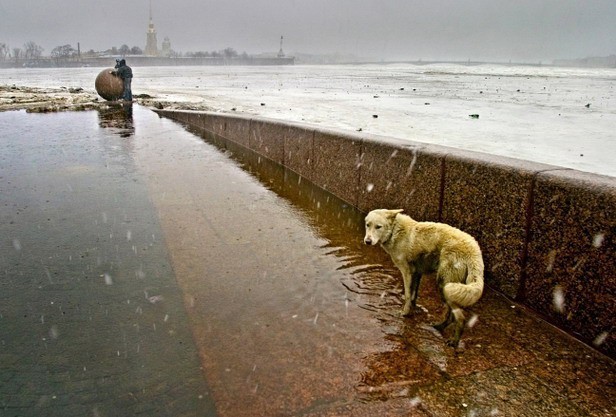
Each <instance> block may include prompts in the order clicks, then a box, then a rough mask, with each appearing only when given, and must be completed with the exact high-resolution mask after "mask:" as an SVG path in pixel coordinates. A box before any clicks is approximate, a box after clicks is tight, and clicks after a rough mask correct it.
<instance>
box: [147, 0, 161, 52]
mask: <svg viewBox="0 0 616 417" xmlns="http://www.w3.org/2000/svg"><path fill="white" fill-rule="evenodd" d="M144 55H147V56H158V41H157V40H156V29H155V28H154V22H153V21H152V1H150V24H149V25H148V32H147V38H146V42H145V51H144Z"/></svg>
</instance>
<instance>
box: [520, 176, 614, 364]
mask: <svg viewBox="0 0 616 417" xmlns="http://www.w3.org/2000/svg"><path fill="white" fill-rule="evenodd" d="M615 206H616V179H614V178H611V177H598V176H594V175H593V176H590V175H589V174H584V173H581V172H576V171H556V172H546V173H542V174H541V175H539V177H538V179H537V185H536V190H535V193H534V203H533V221H532V228H531V233H532V236H533V239H532V240H531V243H530V245H529V250H528V252H529V255H528V270H527V278H526V282H525V291H524V292H525V294H524V296H525V299H526V300H527V302H528V303H529V305H530V306H532V307H533V308H534V309H536V310H537V311H539V312H541V313H542V314H544V315H546V316H547V317H549V318H550V320H552V321H553V322H554V323H555V324H558V325H560V326H562V327H565V328H568V329H571V331H573V332H575V333H576V334H578V335H579V336H580V337H581V338H583V340H585V341H586V342H587V343H591V344H592V343H594V344H596V345H597V346H598V348H599V349H601V350H603V351H605V352H608V353H611V354H612V355H613V354H614V353H615V352H616V334H614V329H615V328H616V316H615V315H614V312H615V311H616V257H615V256H614V254H615V253H616V242H615V240H614V236H615V235H616V216H615V213H614V212H613V207H615Z"/></svg>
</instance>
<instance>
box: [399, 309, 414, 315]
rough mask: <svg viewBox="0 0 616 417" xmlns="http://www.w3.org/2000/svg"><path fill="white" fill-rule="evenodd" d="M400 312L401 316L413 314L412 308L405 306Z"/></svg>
mask: <svg viewBox="0 0 616 417" xmlns="http://www.w3.org/2000/svg"><path fill="white" fill-rule="evenodd" d="M398 314H399V315H400V317H409V316H410V315H411V309H410V308H403V309H402V310H400V312H399V313H398Z"/></svg>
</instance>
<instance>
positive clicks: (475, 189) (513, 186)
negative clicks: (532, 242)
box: [442, 150, 552, 298]
mask: <svg viewBox="0 0 616 417" xmlns="http://www.w3.org/2000/svg"><path fill="white" fill-rule="evenodd" d="M550 168H552V167H550V166H547V165H540V164H535V163H530V162H525V161H519V160H515V159H509V158H503V157H498V156H493V155H486V154H479V153H470V152H463V151H459V150H456V152H455V154H454V153H452V154H450V155H448V156H447V158H446V162H445V181H444V187H443V211H442V221H443V222H444V223H448V224H450V225H452V226H455V227H457V228H459V229H461V230H463V231H465V232H467V233H469V234H471V235H472V236H474V237H475V239H477V241H478V242H479V245H480V246H481V250H482V253H483V258H484V264H485V276H486V282H487V283H488V284H489V285H491V286H493V287H494V288H497V289H499V290H500V291H502V292H503V293H505V294H506V295H507V296H509V297H512V298H515V297H516V296H517V295H518V290H519V288H520V283H521V276H522V265H523V258H524V250H525V239H526V227H527V214H528V210H529V203H530V201H529V196H530V190H531V186H532V183H533V177H534V176H535V175H536V173H537V172H538V171H540V170H542V169H550Z"/></svg>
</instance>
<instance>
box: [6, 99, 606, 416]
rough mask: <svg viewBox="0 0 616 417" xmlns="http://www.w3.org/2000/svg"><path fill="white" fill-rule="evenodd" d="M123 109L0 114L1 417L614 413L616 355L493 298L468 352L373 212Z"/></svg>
mask: <svg viewBox="0 0 616 417" xmlns="http://www.w3.org/2000/svg"><path fill="white" fill-rule="evenodd" d="M126 110H127V109H124V108H121V107H119V108H110V109H106V110H99V111H91V112H83V113H62V114H44V115H39V114H36V115H32V114H25V113H24V112H4V113H0V150H1V152H0V195H1V201H0V237H1V238H0V416H40V415H49V416H56V415H57V416H123V415H148V416H214V415H219V416H230V417H235V416H377V415H378V416H432V417H436V416H612V415H616V405H615V401H614V398H616V376H615V372H614V369H615V368H614V362H613V361H612V360H611V359H609V358H606V357H605V356H602V355H600V354H598V353H597V352H595V351H594V350H592V349H591V348H589V347H587V346H585V345H582V344H581V343H579V342H577V341H576V340H574V339H572V338H571V337H569V336H568V335H566V334H563V333H561V332H560V331H558V330H556V329H554V328H553V327H551V326H549V325H547V324H546V323H544V322H543V321H541V320H540V319H539V318H537V317H536V316H534V315H533V314H531V313H530V312H528V311H526V310H524V309H523V308H521V307H520V306H518V305H515V304H513V303H511V302H510V301H508V300H507V299H505V298H504V297H502V296H500V295H499V294H497V293H495V292H492V291H489V290H488V291H486V293H485V295H484V298H482V300H481V301H480V302H479V303H478V305H477V306H476V307H475V308H473V310H472V311H470V312H469V316H472V317H473V319H472V320H471V322H472V323H473V324H474V325H473V326H472V327H471V328H468V329H467V330H466V332H465V334H464V336H463V339H462V341H463V346H462V347H461V348H460V349H459V350H458V351H457V352H454V351H453V350H452V349H451V348H448V347H446V346H445V344H444V340H443V338H442V337H441V336H440V335H439V334H438V333H436V332H434V331H433V330H432V329H431V328H430V326H429V323H431V322H434V321H436V320H438V319H439V318H440V315H441V314H442V307H441V305H440V303H439V301H438V297H437V295H436V292H435V287H434V282H433V281H431V280H430V279H424V280H423V282H422V287H421V288H420V296H419V304H420V306H419V307H418V308H417V310H416V311H415V312H414V315H413V316H412V317H410V318H407V319H400V318H399V317H397V316H396V312H397V310H398V309H399V307H400V304H401V294H400V293H401V288H400V284H399V275H398V272H397V271H396V270H395V269H394V268H393V267H392V265H391V262H390V261H389V259H388V258H387V257H386V255H385V254H384V253H382V251H381V250H380V249H378V248H372V247H365V246H363V245H362V237H363V230H362V227H363V226H362V223H363V221H362V217H363V216H362V214H361V213H358V212H357V211H356V210H354V209H353V208H351V207H349V206H347V205H345V204H344V203H342V202H341V201H339V200H337V199H336V198H334V197H332V196H331V195H328V194H326V193H324V192H323V191H322V190H320V189H318V188H315V187H313V186H311V184H309V183H308V182H307V181H305V180H303V179H301V178H299V177H297V176H296V175H295V174H294V173H292V172H289V171H286V170H284V169H282V168H280V167H278V166H275V165H272V164H270V163H269V162H268V161H267V160H265V159H264V158H259V157H257V156H254V155H252V154H250V153H248V152H246V151H244V150H243V149H241V148H239V147H234V146H232V145H229V144H223V143H222V142H220V141H219V140H218V139H217V138H213V137H207V138H201V137H199V135H198V134H196V133H194V132H190V131H189V130H188V131H187V130H185V129H184V127H182V126H181V125H179V124H176V123H174V122H172V121H169V120H166V119H160V118H158V116H156V115H155V114H154V113H152V112H150V111H149V110H147V109H145V108H142V107H140V106H134V109H133V112H132V113H129V112H128V111H126ZM215 145H216V146H215Z"/></svg>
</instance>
